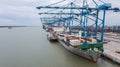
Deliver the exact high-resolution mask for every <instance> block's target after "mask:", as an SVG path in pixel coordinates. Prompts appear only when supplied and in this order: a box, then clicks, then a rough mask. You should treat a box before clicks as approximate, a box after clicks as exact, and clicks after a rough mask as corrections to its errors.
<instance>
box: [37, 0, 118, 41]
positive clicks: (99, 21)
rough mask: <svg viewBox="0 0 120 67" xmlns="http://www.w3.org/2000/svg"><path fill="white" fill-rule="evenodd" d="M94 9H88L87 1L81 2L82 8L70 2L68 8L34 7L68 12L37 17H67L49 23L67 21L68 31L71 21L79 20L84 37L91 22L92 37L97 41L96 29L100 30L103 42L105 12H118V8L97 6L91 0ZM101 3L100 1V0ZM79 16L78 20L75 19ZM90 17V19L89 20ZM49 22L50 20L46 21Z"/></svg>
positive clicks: (108, 5) (103, 5)
mask: <svg viewBox="0 0 120 67" xmlns="http://www.w3.org/2000/svg"><path fill="white" fill-rule="evenodd" d="M92 1H93V2H94V4H95V5H96V6H95V7H89V5H88V3H87V0H83V4H82V7H78V6H77V7H76V6H75V4H74V3H73V2H71V3H70V4H69V5H70V6H69V7H68V6H39V7H36V8H37V9H56V10H57V9H63V10H70V12H62V13H61V12H59V13H55V12H54V13H49V12H41V13H39V15H42V14H52V15H67V18H61V17H60V18H57V19H56V20H52V21H51V22H52V23H53V24H55V23H56V22H60V21H65V20H68V23H67V26H68V28H69V29H70V26H71V24H73V20H76V19H77V20H79V24H80V30H83V35H84V37H87V36H88V33H89V30H88V24H89V20H92V22H93V23H92V24H91V26H93V27H94V28H95V31H94V32H95V34H94V37H95V38H96V39H97V37H98V35H97V34H98V27H100V28H101V37H100V39H99V40H100V41H104V26H105V16H106V11H108V10H111V11H115V12H117V11H119V8H112V7H111V4H110V3H103V2H102V3H103V4H102V5H98V4H97V3H96V2H95V1H94V0H92ZM100 1H101V0H100ZM74 10H79V11H80V12H77V13H74ZM100 11H101V12H102V18H101V17H100ZM76 16H80V18H78V17H76ZM91 17H92V18H91ZM47 21H49V22H50V20H48V19H47Z"/></svg>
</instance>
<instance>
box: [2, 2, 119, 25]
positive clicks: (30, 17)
mask: <svg viewBox="0 0 120 67" xmlns="http://www.w3.org/2000/svg"><path fill="white" fill-rule="evenodd" d="M59 1H61V0H10V1H8V0H0V25H5V24H13V25H14V24H15V25H16V24H19V25H24V24H25V25H27V24H28V25H32V24H33V25H35V24H36V25H39V24H40V21H39V17H40V16H39V15H38V13H39V12H40V11H48V10H37V9H36V8H35V7H37V6H46V5H49V4H52V3H55V2H59ZM71 1H74V0H66V1H65V2H63V3H61V4H57V5H56V6H61V5H64V4H67V3H69V2H71ZM76 1H77V4H80V0H76ZM96 1H97V0H96ZM104 1H105V2H108V0H104ZM109 2H110V3H112V4H113V6H115V7H116V6H117V7H119V6H120V4H119V2H120V0H109ZM89 3H91V2H89ZM111 14H112V13H111ZM115 16H119V17H120V14H119V13H118V14H115ZM115 16H114V15H108V16H107V18H106V21H107V22H110V19H112V20H114V22H115V23H116V24H119V21H118V19H119V18H118V19H117V18H113V17H115ZM109 18H110V19H109Z"/></svg>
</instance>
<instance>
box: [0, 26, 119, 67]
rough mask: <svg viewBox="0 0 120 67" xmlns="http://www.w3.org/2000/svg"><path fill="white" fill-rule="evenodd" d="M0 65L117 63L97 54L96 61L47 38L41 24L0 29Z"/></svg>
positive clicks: (103, 66) (100, 66)
mask: <svg viewBox="0 0 120 67" xmlns="http://www.w3.org/2000/svg"><path fill="white" fill-rule="evenodd" d="M0 67H120V65H118V64H115V63H113V62H111V61H109V60H106V59H103V58H101V59H100V60H99V61H98V62H97V63H93V62H90V61H88V60H86V59H84V58H81V57H79V56H77V55H74V54H72V53H70V52H69V51H67V50H66V49H64V47H63V46H61V45H60V44H59V43H57V42H56V43H54V42H49V41H48V40H47V38H46V32H45V31H44V30H43V29H41V27H21V28H12V29H5V28H3V29H2V28H1V29H0Z"/></svg>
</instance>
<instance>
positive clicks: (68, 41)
mask: <svg viewBox="0 0 120 67" xmlns="http://www.w3.org/2000/svg"><path fill="white" fill-rule="evenodd" d="M48 30H49V32H48V34H47V38H48V40H50V41H53V40H58V42H59V43H60V44H61V45H62V46H63V47H64V48H65V49H67V50H68V51H70V52H72V53H74V54H76V55H79V56H81V57H83V58H86V59H88V60H90V61H92V62H97V60H98V59H99V57H100V56H101V54H102V52H103V43H102V42H98V41H97V39H95V38H93V37H90V38H84V37H82V35H81V34H82V31H78V33H77V34H72V33H71V34H69V33H68V31H67V30H65V29H64V27H51V28H48Z"/></svg>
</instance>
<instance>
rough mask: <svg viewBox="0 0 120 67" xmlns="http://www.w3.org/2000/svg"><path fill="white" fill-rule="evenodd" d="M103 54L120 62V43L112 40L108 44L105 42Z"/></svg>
mask: <svg viewBox="0 0 120 67" xmlns="http://www.w3.org/2000/svg"><path fill="white" fill-rule="evenodd" d="M103 56H105V57H107V58H109V59H111V60H112V61H113V62H116V63H118V64H120V43H118V42H114V41H111V42H109V43H107V44H104V52H103Z"/></svg>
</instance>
